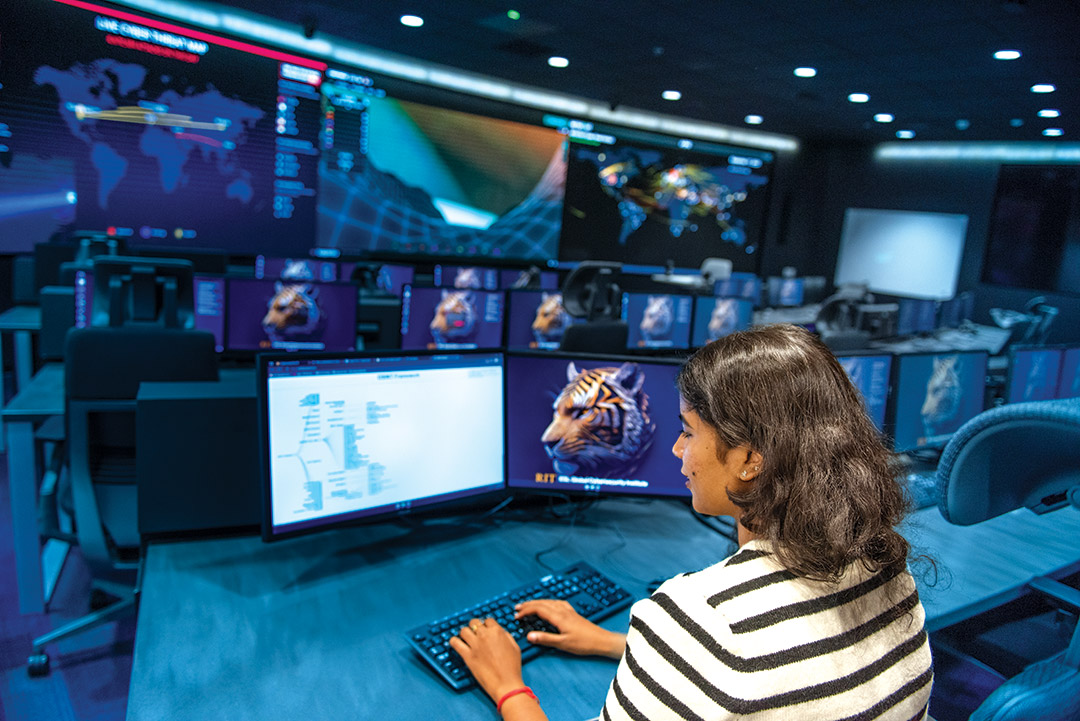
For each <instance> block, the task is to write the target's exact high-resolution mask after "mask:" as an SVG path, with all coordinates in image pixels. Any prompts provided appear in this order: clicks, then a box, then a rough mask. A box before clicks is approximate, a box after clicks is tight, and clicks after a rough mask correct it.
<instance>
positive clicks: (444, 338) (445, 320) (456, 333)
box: [429, 290, 476, 343]
mask: <svg viewBox="0 0 1080 721" xmlns="http://www.w3.org/2000/svg"><path fill="white" fill-rule="evenodd" d="M429 328H430V330H431V338H432V340H433V341H434V342H435V343H460V342H462V341H464V340H466V339H468V338H469V337H470V336H472V334H473V332H474V331H475V330H476V308H475V307H474V306H473V294H472V292H471V291H467V290H444V291H443V292H442V300H440V301H439V304H438V305H437V306H435V315H434V317H433V318H432V319H431V324H430V326H429Z"/></svg>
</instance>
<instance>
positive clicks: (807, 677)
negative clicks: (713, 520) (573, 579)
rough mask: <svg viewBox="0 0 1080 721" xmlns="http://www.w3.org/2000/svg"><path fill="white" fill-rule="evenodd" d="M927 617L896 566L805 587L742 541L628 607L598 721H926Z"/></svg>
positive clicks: (857, 569)
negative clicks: (620, 651) (622, 647)
mask: <svg viewBox="0 0 1080 721" xmlns="http://www.w3.org/2000/svg"><path fill="white" fill-rule="evenodd" d="M924 618H925V614H924V611H923V607H922V604H921V603H920V602H919V596H918V594H917V593H916V591H915V582H914V579H912V577H911V574H910V573H908V571H907V569H906V568H904V567H902V566H900V567H897V568H893V569H885V570H882V571H880V572H877V573H871V572H869V571H867V570H866V569H864V568H863V567H862V564H859V563H855V564H852V566H851V567H850V568H849V569H848V570H847V572H846V573H845V574H844V577H843V578H842V579H841V580H840V581H839V582H838V583H836V584H829V583H823V582H818V581H808V580H806V579H802V578H799V577H797V576H795V575H794V574H793V573H791V572H790V571H788V570H786V569H784V568H783V567H782V566H780V565H779V564H778V563H777V562H776V560H775V559H774V558H773V556H772V554H771V553H769V545H768V544H767V543H766V542H764V541H749V542H748V543H746V544H745V545H743V547H742V548H741V549H740V550H739V552H738V553H736V554H735V555H734V556H731V557H730V558H728V559H727V560H726V561H723V562H721V563H718V564H716V565H715V566H711V567H709V568H706V569H705V570H703V571H699V572H697V573H688V574H683V575H680V576H676V577H675V578H673V579H671V580H669V581H667V582H666V583H664V585H662V586H661V587H660V588H659V589H658V590H657V591H656V593H654V594H653V595H652V596H651V597H650V598H647V599H644V600H642V601H638V602H637V603H636V604H634V607H633V608H632V609H631V615H630V631H629V633H628V635H627V645H626V653H625V654H624V655H623V658H622V661H621V662H620V663H619V668H618V671H617V672H616V674H615V680H614V681H613V682H612V684H611V689H610V690H609V691H608V696H607V701H606V702H605V705H604V710H603V712H602V714H601V716H600V718H601V719H603V720H604V721H623V720H624V719H633V720H634V721H640V720H641V719H650V720H651V721H657V720H658V719H709V720H712V719H734V718H738V719H753V720H754V721H772V720H776V719H799V721H810V720H816V719H830V720H831V719H836V720H839V719H844V720H848V719H852V720H853V719H888V720H890V721H892V720H896V721H914V720H915V719H922V718H924V717H925V715H926V712H927V705H928V702H929V699H930V687H931V684H932V682H933V668H932V665H931V660H930V644H929V640H928V638H927V635H926V631H925V630H924V629H923V621H924Z"/></svg>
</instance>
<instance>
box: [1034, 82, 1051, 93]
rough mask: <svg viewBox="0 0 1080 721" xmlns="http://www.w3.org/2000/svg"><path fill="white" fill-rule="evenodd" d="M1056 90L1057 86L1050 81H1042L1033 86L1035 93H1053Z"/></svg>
mask: <svg viewBox="0 0 1080 721" xmlns="http://www.w3.org/2000/svg"><path fill="white" fill-rule="evenodd" d="M1055 90H1057V88H1055V87H1054V86H1053V85H1051V84H1050V83H1040V84H1038V85H1032V86H1031V92H1033V93H1052V92H1054V91H1055Z"/></svg>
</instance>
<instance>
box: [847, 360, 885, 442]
mask: <svg viewBox="0 0 1080 721" xmlns="http://www.w3.org/2000/svg"><path fill="white" fill-rule="evenodd" d="M836 360H837V361H839V362H840V365H841V366H842V367H843V369H844V371H845V372H846V373H847V374H848V378H850V379H851V383H852V385H854V386H855V387H856V388H857V389H858V391H859V393H860V394H861V395H862V398H863V404H864V405H865V406H866V413H867V415H869V416H870V420H872V421H873V422H874V425H875V426H877V429H878V430H879V431H881V430H884V429H885V409H886V407H887V404H888V401H889V373H890V371H891V369H892V356H891V355H882V354H877V355H843V356H837V357H836Z"/></svg>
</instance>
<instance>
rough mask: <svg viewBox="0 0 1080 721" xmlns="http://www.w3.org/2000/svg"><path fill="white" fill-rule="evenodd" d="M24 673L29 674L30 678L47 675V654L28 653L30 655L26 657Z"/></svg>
mask: <svg viewBox="0 0 1080 721" xmlns="http://www.w3.org/2000/svg"><path fill="white" fill-rule="evenodd" d="M26 673H27V674H29V676H30V678H40V677H41V676H48V675H49V654H47V653H44V652H42V653H32V654H30V657H29V658H28V659H26Z"/></svg>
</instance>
